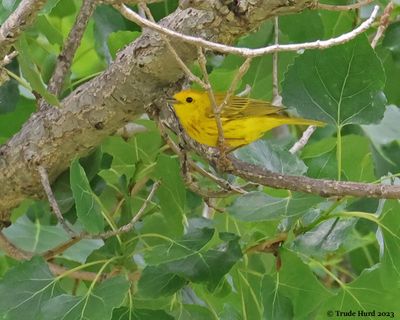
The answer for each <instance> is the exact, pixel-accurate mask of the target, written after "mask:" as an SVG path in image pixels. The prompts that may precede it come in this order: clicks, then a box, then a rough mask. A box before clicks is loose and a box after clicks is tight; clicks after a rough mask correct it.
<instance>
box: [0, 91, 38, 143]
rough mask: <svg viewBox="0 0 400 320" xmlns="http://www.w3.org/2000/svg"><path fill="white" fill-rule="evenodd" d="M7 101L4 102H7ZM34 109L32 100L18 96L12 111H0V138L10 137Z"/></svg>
mask: <svg viewBox="0 0 400 320" xmlns="http://www.w3.org/2000/svg"><path fill="white" fill-rule="evenodd" d="M7 101H8V100H7ZM7 101H5V102H6V103H8V102H7ZM35 110H36V106H35V102H34V101H33V100H28V99H26V98H24V97H21V96H20V97H19V99H18V103H17V106H16V108H15V110H14V112H9V113H5V114H4V113H3V114H2V113H0V138H4V139H8V138H11V137H12V136H13V135H14V134H15V133H17V132H18V131H19V130H20V129H21V127H22V125H23V124H24V123H25V121H26V120H28V118H29V116H30V115H31V114H32V113H33V112H34V111H35Z"/></svg>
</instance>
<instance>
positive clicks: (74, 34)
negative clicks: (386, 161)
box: [42, 0, 97, 105]
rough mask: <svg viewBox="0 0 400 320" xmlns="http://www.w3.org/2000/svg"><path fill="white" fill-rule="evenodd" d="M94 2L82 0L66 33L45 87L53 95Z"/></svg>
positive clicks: (82, 32) (87, 20)
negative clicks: (72, 23) (66, 35)
mask: <svg viewBox="0 0 400 320" xmlns="http://www.w3.org/2000/svg"><path fill="white" fill-rule="evenodd" d="M96 2H97V0H83V2H82V7H81V9H80V11H79V13H78V16H77V17H76V20H75V23H74V25H73V27H72V29H71V31H70V33H69V34H68V38H67V39H66V40H65V42H64V47H63V49H62V51H61V53H60V54H59V56H58V59H57V63H56V66H55V69H54V72H53V75H52V77H51V79H50V81H49V84H48V87H47V89H48V91H49V92H50V93H52V94H54V95H55V96H58V95H59V94H60V93H61V90H62V87H63V84H64V82H65V78H66V76H67V75H68V72H69V69H70V68H71V64H72V60H73V59H74V56H75V52H76V50H77V49H78V47H79V44H80V43H81V40H82V37H83V34H84V32H85V29H86V26H87V24H88V22H89V19H90V17H91V16H92V14H93V11H94V9H95V8H96ZM42 105H43V103H42Z"/></svg>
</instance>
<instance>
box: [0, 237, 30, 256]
mask: <svg viewBox="0 0 400 320" xmlns="http://www.w3.org/2000/svg"><path fill="white" fill-rule="evenodd" d="M0 249H1V250H2V251H3V252H5V253H6V254H7V255H8V256H9V257H11V258H13V259H15V260H27V259H30V258H31V257H32V256H33V254H32V253H31V252H27V251H25V250H22V249H20V248H18V247H16V246H15V245H14V244H13V243H11V242H10V240H8V238H7V237H6V236H5V235H4V233H3V232H1V231H0Z"/></svg>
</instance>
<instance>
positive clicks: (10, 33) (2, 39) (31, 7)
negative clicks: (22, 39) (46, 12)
mask: <svg viewBox="0 0 400 320" xmlns="http://www.w3.org/2000/svg"><path fill="white" fill-rule="evenodd" d="M46 2H47V1H46V0H22V1H21V3H20V4H19V6H18V8H17V9H16V10H15V11H14V12H13V13H12V14H11V15H10V16H9V17H8V18H7V20H6V21H4V23H3V24H2V25H1V27H0V60H2V59H3V58H4V57H5V55H6V54H7V53H8V52H9V51H10V48H11V46H12V45H13V43H14V42H15V41H17V39H18V36H19V35H20V34H21V32H22V31H23V30H24V29H25V28H27V27H29V26H30V25H31V24H32V22H33V21H34V20H35V18H36V16H37V14H38V13H39V11H40V10H41V9H42V8H43V7H44V5H45V4H46Z"/></svg>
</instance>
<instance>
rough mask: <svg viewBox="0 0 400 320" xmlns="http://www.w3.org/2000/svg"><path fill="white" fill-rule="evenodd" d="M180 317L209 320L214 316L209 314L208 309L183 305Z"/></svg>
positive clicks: (192, 319)
mask: <svg viewBox="0 0 400 320" xmlns="http://www.w3.org/2000/svg"><path fill="white" fill-rule="evenodd" d="M181 317H182V319H191V320H210V319H214V318H215V316H214V315H213V314H212V313H211V311H210V309H209V308H206V307H203V306H199V305H195V304H185V305H183V310H182V315H181Z"/></svg>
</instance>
